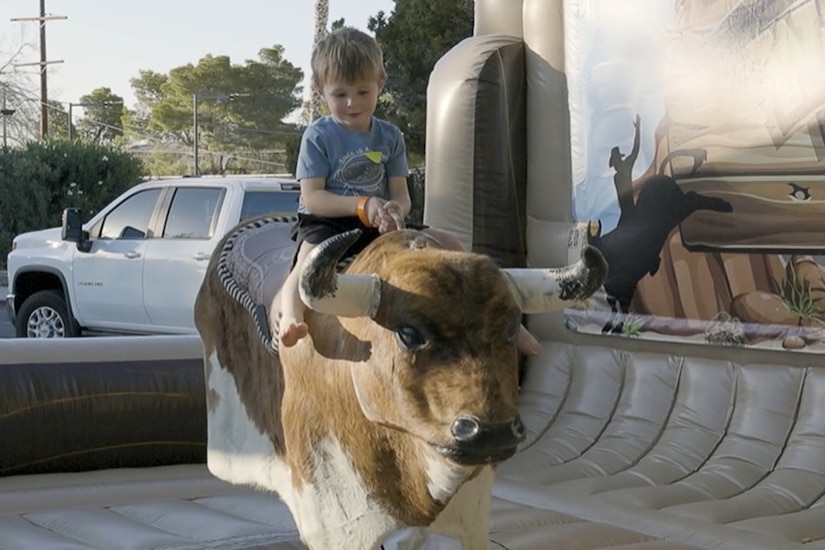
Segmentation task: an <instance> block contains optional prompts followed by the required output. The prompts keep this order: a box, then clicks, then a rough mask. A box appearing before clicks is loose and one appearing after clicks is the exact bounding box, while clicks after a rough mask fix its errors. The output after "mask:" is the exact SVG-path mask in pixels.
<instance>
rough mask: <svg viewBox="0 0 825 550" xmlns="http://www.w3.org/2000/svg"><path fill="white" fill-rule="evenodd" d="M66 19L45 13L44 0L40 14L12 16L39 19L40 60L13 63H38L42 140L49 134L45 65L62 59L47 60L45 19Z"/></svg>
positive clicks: (46, 72)
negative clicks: (35, 15)
mask: <svg viewBox="0 0 825 550" xmlns="http://www.w3.org/2000/svg"><path fill="white" fill-rule="evenodd" d="M63 19H68V17H66V16H65V15H51V14H46V0H40V15H39V16H37V17H14V18H12V19H11V21H12V22H17V21H39V22H40V61H35V62H33V63H15V64H14V66H15V67H22V66H26V65H38V66H39V67H40V103H41V106H40V141H44V140H45V139H46V136H47V135H49V109H48V106H47V105H48V102H49V86H48V80H47V74H48V71H47V70H46V66H47V65H51V64H53V63H63V60H62V59H58V60H53V61H49V60H47V59H46V21H55V20H63Z"/></svg>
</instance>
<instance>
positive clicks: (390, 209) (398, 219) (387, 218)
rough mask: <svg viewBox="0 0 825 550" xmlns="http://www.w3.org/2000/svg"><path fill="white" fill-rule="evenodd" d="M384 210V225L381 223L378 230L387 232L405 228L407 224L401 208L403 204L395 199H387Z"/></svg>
mask: <svg viewBox="0 0 825 550" xmlns="http://www.w3.org/2000/svg"><path fill="white" fill-rule="evenodd" d="M382 210H383V211H384V215H383V217H382V220H381V221H382V225H379V227H378V232H379V233H386V232H387V231H393V230H396V229H404V228H405V227H406V226H407V225H406V224H405V223H404V214H403V211H402V210H401V205H400V204H398V203H397V202H395V201H387V202H385V203H384V205H383V207H382Z"/></svg>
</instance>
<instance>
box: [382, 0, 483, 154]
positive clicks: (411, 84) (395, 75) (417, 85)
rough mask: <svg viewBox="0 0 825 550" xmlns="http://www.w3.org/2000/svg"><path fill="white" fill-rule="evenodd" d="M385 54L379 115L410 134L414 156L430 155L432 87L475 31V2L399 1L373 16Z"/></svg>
mask: <svg viewBox="0 0 825 550" xmlns="http://www.w3.org/2000/svg"><path fill="white" fill-rule="evenodd" d="M368 28H369V30H370V31H372V32H373V33H374V34H375V38H376V40H378V43H379V44H380V45H381V47H382V48H383V50H384V60H385V63H386V66H387V75H388V80H387V85H386V87H385V88H384V91H385V93H384V94H383V96H382V98H381V103H380V105H379V111H378V115H379V116H383V117H386V118H388V119H389V120H391V121H392V122H393V123H395V124H396V125H398V126H399V127H400V128H401V130H402V131H403V132H404V135H405V138H406V140H407V147H408V149H409V151H410V153H411V154H413V155H421V156H423V155H424V142H425V127H426V118H427V116H426V112H427V111H426V102H427V84H428V83H429V78H430V73H432V70H433V67H435V63H436V61H438V59H439V58H441V57H442V56H443V55H444V54H445V53H446V52H447V50H449V49H450V48H452V47H453V46H455V45H456V44H458V43H459V42H460V41H461V40H463V39H464V38H466V37H468V36H471V35H472V33H473V0H395V9H394V10H393V13H392V14H391V15H389V16H387V15H386V14H385V13H384V12H383V11H381V12H378V14H377V15H375V16H373V17H370V19H369V23H368Z"/></svg>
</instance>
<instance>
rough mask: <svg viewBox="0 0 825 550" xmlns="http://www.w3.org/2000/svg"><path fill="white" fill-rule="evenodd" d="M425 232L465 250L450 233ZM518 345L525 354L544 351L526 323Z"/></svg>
mask: <svg viewBox="0 0 825 550" xmlns="http://www.w3.org/2000/svg"><path fill="white" fill-rule="evenodd" d="M424 232H425V233H427V234H428V235H429V236H431V237H432V238H434V239H435V240H437V241H438V242H439V243H441V246H443V247H444V248H448V249H450V250H464V246H463V245H462V244H461V241H459V240H458V238H457V237H455V236H454V235H452V234H450V233H447V232H445V231H439V230H438V229H429V228H427V229H425V230H424ZM516 346H517V347H518V350H519V351H520V352H521V353H523V354H524V355H533V356H535V355H541V354H542V353H543V352H544V348H543V347H542V345H541V344H540V343H539V341H538V340H536V337H535V336H533V335H532V334H531V333H530V331H529V330H527V327H525V326H524V325H521V330H519V333H518V338H517V339H516Z"/></svg>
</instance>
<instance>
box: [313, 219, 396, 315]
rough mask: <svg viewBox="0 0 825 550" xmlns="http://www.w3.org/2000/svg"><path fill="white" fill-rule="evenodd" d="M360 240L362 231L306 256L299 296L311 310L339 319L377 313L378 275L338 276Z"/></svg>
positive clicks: (335, 239) (333, 239)
mask: <svg viewBox="0 0 825 550" xmlns="http://www.w3.org/2000/svg"><path fill="white" fill-rule="evenodd" d="M360 236H361V230H360V229H353V230H352V231H348V232H346V233H341V234H340V235H335V236H334V237H330V238H329V239H327V240H325V241H324V242H322V243H321V244H319V245H318V246H316V247H315V248H313V249H312V250H311V251H310V253H309V254H308V255H307V257H306V260H304V265H303V266H302V267H301V272H300V274H299V282H298V292H299V294H300V296H301V301H303V302H304V304H306V306H307V307H308V308H309V309H311V310H313V311H317V312H319V313H325V314H328V315H335V316H339V317H373V316H374V315H375V314H376V313H377V312H378V306H379V305H380V304H381V279H380V278H379V277H378V275H350V274H339V273H338V272H337V266H338V262H339V261H340V260H341V258H342V257H343V256H344V254H345V253H346V251H347V250H348V249H349V247H350V246H351V245H352V244H353V243H355V241H357V240H358V237H360Z"/></svg>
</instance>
